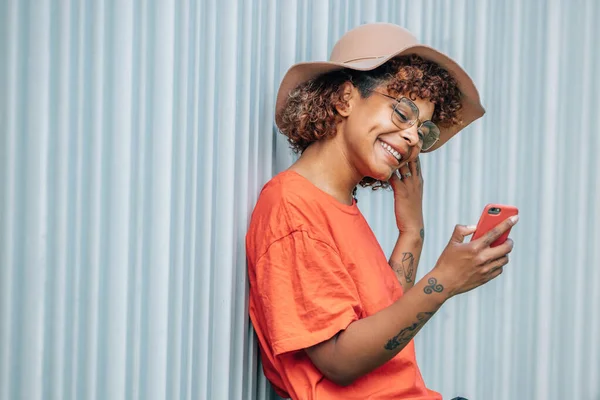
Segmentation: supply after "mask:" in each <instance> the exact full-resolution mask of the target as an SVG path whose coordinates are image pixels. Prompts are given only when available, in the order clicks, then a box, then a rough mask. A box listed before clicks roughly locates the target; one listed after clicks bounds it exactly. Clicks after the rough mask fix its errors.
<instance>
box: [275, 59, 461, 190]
mask: <svg viewBox="0 0 600 400" xmlns="http://www.w3.org/2000/svg"><path fill="white" fill-rule="evenodd" d="M346 82H351V83H352V84H353V85H354V86H355V87H356V88H357V89H358V91H359V93H360V95H361V96H362V97H363V98H366V97H369V96H370V95H371V93H372V92H371V91H372V90H373V89H375V88H377V87H379V86H382V85H386V87H387V90H388V92H389V93H390V94H392V95H395V96H399V95H404V96H408V97H410V98H411V99H412V100H415V99H416V98H421V99H427V100H429V101H431V102H432V103H433V104H435V109H434V112H433V117H432V119H431V120H432V121H433V122H434V123H436V124H437V125H438V126H440V127H445V126H451V125H454V124H457V123H460V117H459V110H460V108H461V92H460V90H459V88H458V84H457V82H456V80H455V79H454V78H453V77H452V75H450V73H449V72H448V71H446V70H445V69H443V68H442V67H440V66H439V65H438V64H436V63H435V62H432V61H428V60H425V59H423V58H422V57H420V56H417V55H409V56H400V57H396V58H393V59H391V60H389V61H388V62H386V63H385V64H383V65H381V66H380V67H378V68H375V69H374V70H371V71H356V70H352V69H342V70H337V71H333V72H329V73H326V74H323V75H320V76H318V77H316V78H315V79H313V80H310V81H307V82H304V83H302V84H300V85H298V86H297V87H296V88H295V89H294V90H292V91H291V93H290V94H289V97H288V99H287V102H286V104H285V106H284V108H283V110H282V111H281V114H280V116H279V124H278V127H279V130H280V132H281V133H282V134H284V135H285V136H287V138H288V142H289V144H290V147H291V148H292V150H293V151H294V152H295V153H302V152H303V151H304V150H305V149H306V148H307V147H308V146H310V145H311V144H312V143H314V142H316V141H318V140H321V139H323V138H331V137H333V136H335V134H336V130H337V125H338V123H340V122H341V121H342V117H341V116H340V115H339V113H338V112H337V107H340V106H343V105H344V103H345V102H344V100H343V98H342V94H343V93H342V90H341V89H342V85H343V84H344V83H346ZM360 185H361V186H363V187H367V186H371V187H372V188H373V189H377V188H379V187H384V188H385V187H388V186H389V184H388V183H387V182H382V181H379V180H376V179H374V178H370V177H365V178H364V179H363V180H362V181H361V182H360Z"/></svg>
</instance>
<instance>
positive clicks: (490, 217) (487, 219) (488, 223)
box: [471, 204, 519, 247]
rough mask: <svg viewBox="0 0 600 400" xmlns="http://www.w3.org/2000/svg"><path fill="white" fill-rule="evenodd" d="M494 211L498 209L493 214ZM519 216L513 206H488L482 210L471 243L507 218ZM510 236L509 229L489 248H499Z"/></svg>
mask: <svg viewBox="0 0 600 400" xmlns="http://www.w3.org/2000/svg"><path fill="white" fill-rule="evenodd" d="M494 209H499V211H498V213H495V211H494ZM490 211H494V213H490ZM517 214H519V210H518V209H517V207H515V206H507V205H504V204H488V205H486V206H485V208H484V209H483V212H482V213H481V217H480V218H479V222H478V223H477V228H476V229H475V233H474V234H473V236H472V237H471V241H473V240H476V239H479V238H480V237H482V236H483V235H485V234H486V233H487V232H488V231H489V230H491V229H492V228H493V227H495V226H496V225H498V224H499V223H501V222H502V221H504V220H505V219H507V218H510V217H512V216H513V215H517ZM509 234H510V229H509V230H508V231H506V232H504V233H503V234H502V236H500V237H499V238H498V239H496V240H495V241H494V242H493V243H492V244H491V245H490V247H496V246H500V245H501V244H502V243H504V242H505V241H506V239H508V235H509Z"/></svg>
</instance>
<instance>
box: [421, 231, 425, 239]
mask: <svg viewBox="0 0 600 400" xmlns="http://www.w3.org/2000/svg"><path fill="white" fill-rule="evenodd" d="M421 240H425V229H421Z"/></svg>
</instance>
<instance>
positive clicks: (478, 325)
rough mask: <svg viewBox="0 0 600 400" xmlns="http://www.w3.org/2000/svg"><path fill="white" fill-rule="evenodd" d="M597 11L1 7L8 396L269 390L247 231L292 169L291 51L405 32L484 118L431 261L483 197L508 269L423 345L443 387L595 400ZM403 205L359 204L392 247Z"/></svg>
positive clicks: (547, 4)
mask: <svg viewBox="0 0 600 400" xmlns="http://www.w3.org/2000/svg"><path fill="white" fill-rule="evenodd" d="M599 19H600V3H598V2H597V1H595V0H577V1H573V0H562V1H559V0H555V1H550V0H549V1H544V0H531V1H519V0H507V1H494V0H486V1H476V0H455V1H450V0H443V1H442V0H427V1H421V2H408V1H340V0H338V1H333V0H332V1H316V0H315V1H290V0H286V1H279V2H277V1H275V0H255V1H243V0H239V1H216V0H213V1H192V0H187V1H186V0H181V1H173V0H172V1H166V0H165V1H163V0H148V1H143V0H136V1H117V0H105V1H95V0H87V1H83V0H82V1H77V0H72V1H68V0H64V1H62V0H35V1H34V0H2V1H0V399H27V400H29V399H42V398H43V399H164V398H167V399H217V400H220V399H242V398H243V399H267V398H273V396H272V394H271V390H270V388H269V387H268V385H267V383H266V382H265V379H264V377H263V376H262V374H261V370H260V364H259V362H258V349H257V346H256V343H255V341H254V340H253V336H252V335H253V334H252V331H251V327H250V325H249V323H248V318H247V316H246V307H247V301H246V296H245V293H246V291H247V281H246V275H245V256H244V242H243V240H244V234H245V229H246V226H247V223H248V218H249V214H250V212H251V210H252V206H253V204H254V202H255V201H256V198H257V195H258V193H259V190H260V188H261V186H262V185H263V184H264V183H265V182H266V181H267V180H268V179H269V178H270V177H271V176H273V175H274V174H275V173H276V172H278V171H281V170H282V169H285V168H286V167H287V166H288V165H289V164H290V163H291V161H292V156H291V154H290V152H289V151H288V150H287V145H286V142H285V140H284V139H285V138H283V137H282V136H281V135H278V134H277V133H276V131H275V128H274V125H273V108H274V95H275V92H276V90H277V87H278V84H279V81H280V79H281V77H282V76H283V74H284V73H285V71H286V70H287V68H288V67H289V66H290V65H291V64H292V63H294V62H296V61H300V60H309V59H326V58H327V56H328V52H329V50H330V49H331V47H332V46H333V43H334V42H335V41H336V40H337V38H339V37H340V36H341V35H342V34H343V32H345V31H346V30H348V29H349V28H351V27H354V26H356V25H358V24H361V23H364V22H371V21H390V22H396V23H399V24H401V25H404V26H406V27H407V28H409V29H410V30H412V31H413V32H414V33H415V34H416V35H417V36H418V37H420V38H421V40H422V41H423V42H425V43H427V44H431V45H433V46H435V47H438V48H439V49H441V50H442V51H444V52H446V53H448V54H450V55H451V56H453V57H455V58H456V59H457V60H458V61H459V62H460V63H461V64H462V65H463V66H465V68H466V69H467V71H469V72H470V73H471V75H472V76H473V78H474V80H475V81H476V83H477V84H478V87H479V88H480V92H481V94H482V98H483V101H484V104H485V105H486V107H487V109H488V114H487V115H486V116H485V118H484V119H483V120H481V121H478V122H477V123H475V124H474V125H473V126H471V127H469V128H468V129H467V130H466V131H465V132H464V134H462V135H460V137H459V138H457V139H455V140H453V141H452V142H451V143H450V144H449V145H447V146H445V147H444V148H443V150H440V151H438V152H435V153H434V154H431V155H425V156H423V165H424V171H425V175H426V189H425V190H426V195H425V196H426V197H425V203H426V204H425V213H426V231H427V239H426V247H425V254H424V257H423V258H422V261H421V268H420V273H421V274H423V273H424V272H425V271H426V270H428V269H429V268H431V267H432V266H433V265H434V263H435V260H436V256H437V255H438V254H439V253H440V252H441V250H442V249H443V247H444V245H445V243H446V242H447V240H448V238H449V236H450V233H451V231H452V228H453V226H454V224H456V223H475V222H476V221H477V218H478V216H479V213H480V210H481V209H482V207H483V205H484V204H485V203H487V202H506V203H512V204H515V205H517V206H519V207H520V209H521V215H522V218H521V222H520V223H519V225H518V226H517V227H516V228H515V230H514V234H513V237H514V239H515V242H516V247H515V251H514V253H513V256H512V262H511V264H510V266H509V267H508V268H507V270H506V272H505V273H504V274H503V275H502V276H501V277H500V278H499V279H498V280H497V281H495V282H493V283H491V284H489V285H487V286H485V287H484V288H483V289H480V290H477V291H474V292H471V293H468V294H466V295H463V296H462V297H459V298H455V299H453V300H451V301H450V302H449V303H448V304H446V305H445V306H444V307H443V309H442V310H441V311H440V312H439V313H438V314H437V315H436V316H435V317H434V319H433V320H432V322H431V323H429V324H428V325H427V326H426V327H425V328H424V330H423V332H422V333H420V334H419V337H418V339H417V352H418V358H419V361H420V365H421V368H422V372H423V375H424V377H425V380H426V382H427V383H428V385H429V386H431V387H432V388H434V389H437V390H439V391H441V392H442V393H443V394H444V396H447V397H448V398H450V397H452V396H455V395H463V396H465V397H468V398H469V399H471V400H473V399H477V400H480V399H486V400H509V399H510V400H513V399H539V400H546V399H551V400H553V399H556V400H558V399H576V400H579V399H581V400H592V399H596V400H597V399H600V344H599V339H598V338H600V291H599V290H598V288H599V287H600V246H598V243H600V213H599V212H598V210H597V207H599V206H600V161H599V160H598V156H597V155H598V153H599V152H600V138H599V135H598V129H597V127H598V125H599V124H600V119H599V118H600V117H599V114H600V100H599V99H598V93H600V79H598V78H597V76H596V74H597V71H599V70H600V51H598V42H599V40H600V26H599V25H598V24H597V21H598V20H599ZM391 201H392V200H391V195H390V193H389V192H380V193H368V192H361V193H360V198H359V205H360V208H361V209H362V210H363V212H364V213H365V215H366V216H367V218H368V220H369V221H370V223H371V224H372V226H373V228H374V230H375V232H376V234H377V236H378V237H379V239H380V240H381V242H382V244H383V246H384V248H385V249H386V251H388V252H389V251H391V248H392V244H393V240H394V238H395V232H394V222H393V218H392V202H391Z"/></svg>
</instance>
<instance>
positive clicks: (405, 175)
mask: <svg viewBox="0 0 600 400" xmlns="http://www.w3.org/2000/svg"><path fill="white" fill-rule="evenodd" d="M398 174H400V175H401V176H402V177H401V178H400V177H399V176H398ZM389 182H390V184H391V186H392V190H393V191H394V213H395V214H396V225H397V226H398V229H399V230H400V233H409V232H410V233H416V234H419V235H421V238H423V231H422V230H423V174H422V171H421V162H420V161H419V158H418V157H417V159H416V160H415V161H411V162H409V163H408V164H406V165H403V166H402V167H400V168H399V169H398V171H397V173H394V174H392V177H391V178H390V181H389Z"/></svg>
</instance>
